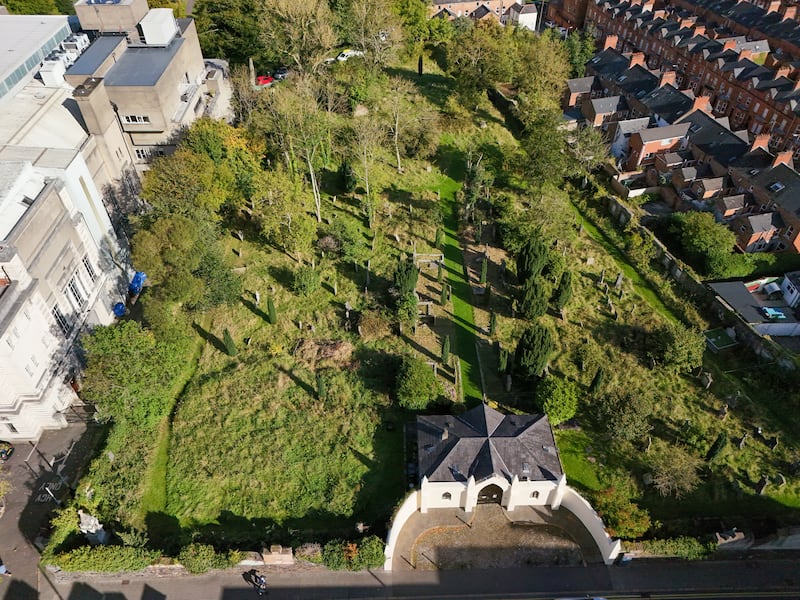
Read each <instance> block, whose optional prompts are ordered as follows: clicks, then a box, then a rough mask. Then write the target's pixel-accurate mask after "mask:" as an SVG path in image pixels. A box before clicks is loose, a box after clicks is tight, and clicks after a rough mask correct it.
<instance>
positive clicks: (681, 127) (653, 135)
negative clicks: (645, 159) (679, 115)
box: [639, 123, 689, 142]
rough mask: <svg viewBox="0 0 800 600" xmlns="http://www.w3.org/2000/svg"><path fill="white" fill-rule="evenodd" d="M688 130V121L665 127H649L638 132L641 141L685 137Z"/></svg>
mask: <svg viewBox="0 0 800 600" xmlns="http://www.w3.org/2000/svg"><path fill="white" fill-rule="evenodd" d="M688 131H689V124H688V123H676V124H675V125H667V126H666V127H651V128H650V129H645V130H643V131H640V132H639V135H640V136H641V138H642V141H643V142H654V141H656V140H670V139H674V138H680V137H685V136H686V134H687V133H688Z"/></svg>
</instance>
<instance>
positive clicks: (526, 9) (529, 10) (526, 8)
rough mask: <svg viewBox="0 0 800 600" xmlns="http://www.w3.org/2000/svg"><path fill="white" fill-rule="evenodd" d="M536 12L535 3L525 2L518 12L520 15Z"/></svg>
mask: <svg viewBox="0 0 800 600" xmlns="http://www.w3.org/2000/svg"><path fill="white" fill-rule="evenodd" d="M538 12H539V11H538V10H536V5H535V4H526V5H525V6H523V7H522V10H521V11H519V14H521V15H530V14H536V13H538Z"/></svg>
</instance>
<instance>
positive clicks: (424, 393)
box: [396, 356, 442, 410]
mask: <svg viewBox="0 0 800 600" xmlns="http://www.w3.org/2000/svg"><path fill="white" fill-rule="evenodd" d="M396 392H397V401H398V402H399V403H400V406H402V407H403V408H407V409H409V410H422V409H424V408H427V407H428V405H429V404H430V403H431V402H433V401H434V400H436V399H437V398H438V397H439V396H440V395H441V394H442V384H441V383H440V382H439V380H438V379H437V378H436V375H435V374H434V372H433V369H432V368H431V367H430V365H428V364H427V363H425V361H424V360H422V359H420V358H416V357H413V356H405V357H403V362H402V364H401V365H400V371H399V372H398V374H397V380H396Z"/></svg>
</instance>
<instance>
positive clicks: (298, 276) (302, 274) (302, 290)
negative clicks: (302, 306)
mask: <svg viewBox="0 0 800 600" xmlns="http://www.w3.org/2000/svg"><path fill="white" fill-rule="evenodd" d="M319 286H320V279H319V273H317V271H316V270H315V269H312V268H311V267H308V266H302V267H300V268H299V269H297V271H295V273H294V282H293V284H292V289H293V290H294V293H295V294H297V295H299V296H310V295H311V294H313V293H314V292H316V291H317V290H318V289H319Z"/></svg>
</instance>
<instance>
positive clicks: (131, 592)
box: [40, 560, 800, 600]
mask: <svg viewBox="0 0 800 600" xmlns="http://www.w3.org/2000/svg"><path fill="white" fill-rule="evenodd" d="M636 562H637V561H633V563H631V564H629V565H628V566H625V567H604V566H590V567H529V568H520V569H495V570H486V571H482V570H471V571H418V572H402V573H394V574H393V573H385V572H383V571H375V572H360V573H346V572H328V571H306V572H283V573H281V572H278V571H267V578H268V581H269V584H270V593H269V598H270V599H271V600H290V599H291V600H337V599H345V598H348V599H351V598H361V599H379V598H381V599H384V598H393V599H437V600H444V599H451V598H452V599H455V598H458V599H469V598H488V599H500V598H504V599H509V600H511V599H521V598H553V597H557V598H566V597H569V598H580V597H582V596H585V595H586V594H591V595H599V596H603V597H605V598H607V599H608V600H617V599H622V598H642V597H650V598H658V599H660V600H692V599H697V600H699V599H703V600H714V599H720V600H732V599H734V598H737V599H741V600H748V599H766V598H793V599H797V598H798V597H800V560H772V561H752V560H749V561H725V562H704V563H681V562H672V561H644V560H642V561H639V563H638V564H636ZM245 570H246V569H245V568H242V569H240V570H236V571H229V572H225V573H216V574H209V575H204V576H196V577H188V576H187V577H175V578H162V579H159V578H151V579H146V578H139V577H130V578H126V579H122V578H114V579H86V580H83V581H77V582H69V583H62V584H58V585H57V586H56V587H55V589H52V588H49V587H48V586H46V585H42V588H41V592H42V593H41V596H40V598H41V600H84V599H88V600H94V599H97V600H100V599H107V600H165V599H169V600H189V599H191V600H239V599H242V600H245V599H249V598H257V595H256V593H255V591H254V590H253V589H252V587H250V586H249V585H248V584H247V583H246V582H245V581H244V580H243V578H242V573H243V572H244V571H245ZM43 584H44V582H43Z"/></svg>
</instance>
